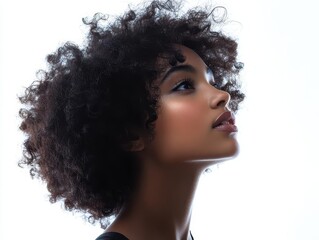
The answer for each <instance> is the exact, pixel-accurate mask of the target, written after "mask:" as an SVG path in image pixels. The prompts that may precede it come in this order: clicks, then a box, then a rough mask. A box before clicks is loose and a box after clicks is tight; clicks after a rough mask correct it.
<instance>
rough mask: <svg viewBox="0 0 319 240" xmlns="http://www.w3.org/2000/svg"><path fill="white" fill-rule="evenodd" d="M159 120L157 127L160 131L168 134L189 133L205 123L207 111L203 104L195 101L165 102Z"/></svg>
mask: <svg viewBox="0 0 319 240" xmlns="http://www.w3.org/2000/svg"><path fill="white" fill-rule="evenodd" d="M158 120H159V121H158V123H157V126H156V127H157V128H158V130H159V131H165V133H166V134H170V133H173V132H174V133H175V134H176V133H177V132H180V134H184V133H185V134H187V133H190V132H192V129H193V128H196V127H198V126H200V125H202V124H203V121H205V112H204V111H203V109H202V107H201V104H196V103H194V101H184V102H178V101H176V102H169V103H163V105H162V111H161V112H160V114H159V119H158Z"/></svg>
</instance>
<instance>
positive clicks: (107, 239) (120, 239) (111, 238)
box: [95, 232, 194, 240]
mask: <svg viewBox="0 0 319 240" xmlns="http://www.w3.org/2000/svg"><path fill="white" fill-rule="evenodd" d="M191 237H192V239H193V240H194V238H193V235H192V233H191ZM95 240H129V239H128V238H127V237H125V236H124V235H122V234H121V233H117V232H105V233H103V234H102V235H100V236H99V237H98V238H97V239H95Z"/></svg>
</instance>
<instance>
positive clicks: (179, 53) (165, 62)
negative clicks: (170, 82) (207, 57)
mask: <svg viewBox="0 0 319 240" xmlns="http://www.w3.org/2000/svg"><path fill="white" fill-rule="evenodd" d="M179 65H190V66H193V68H195V69H197V70H200V69H205V70H206V69H207V65H206V64H205V63H204V61H203V60H202V58H201V57H200V56H199V55H198V54H197V53H196V52H195V51H194V50H192V49H191V48H188V47H186V46H184V45H177V44H176V45H174V50H173V51H170V53H166V54H163V56H161V57H159V58H158V60H157V67H158V70H159V75H160V76H164V75H165V73H167V71H169V70H170V69H171V68H173V67H176V66H179Z"/></svg>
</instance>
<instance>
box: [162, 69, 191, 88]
mask: <svg viewBox="0 0 319 240" xmlns="http://www.w3.org/2000/svg"><path fill="white" fill-rule="evenodd" d="M180 71H183V72H190V73H196V69H195V68H194V67H193V66H192V65H188V64H185V65H177V66H173V67H171V68H170V69H169V70H168V71H167V72H166V73H165V75H164V77H163V78H162V80H161V82H160V84H162V83H163V82H164V81H165V80H166V79H167V78H168V76H169V75H171V74H172V73H174V72H180Z"/></svg>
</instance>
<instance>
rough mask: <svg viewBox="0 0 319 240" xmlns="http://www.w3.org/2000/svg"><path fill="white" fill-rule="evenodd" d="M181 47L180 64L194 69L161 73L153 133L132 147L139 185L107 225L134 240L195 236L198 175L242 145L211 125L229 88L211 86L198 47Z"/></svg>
mask: <svg viewBox="0 0 319 240" xmlns="http://www.w3.org/2000/svg"><path fill="white" fill-rule="evenodd" d="M179 48H180V50H181V52H182V54H183V55H184V56H185V58H186V60H185V62H183V63H181V64H180V65H183V66H185V65H187V66H191V68H192V69H191V70H190V69H189V68H188V69H187V68H185V69H179V70H177V71H174V72H172V73H171V74H169V76H167V77H166V78H165V81H161V80H162V78H161V79H160V81H161V85H160V89H161V103H160V105H161V108H160V112H159V118H158V119H157V121H156V124H155V138H154V140H153V141H152V142H148V141H147V140H146V139H144V138H143V137H141V138H140V139H139V140H137V141H136V142H134V143H133V147H132V149H131V150H132V151H134V152H135V154H137V157H138V159H139V160H140V161H141V165H142V171H141V176H140V179H139V184H138V188H137V191H136V192H135V194H134V196H132V200H131V201H130V202H129V203H128V204H127V206H126V207H125V208H123V209H122V211H121V212H120V214H119V215H118V216H117V218H116V219H115V221H114V222H113V223H112V224H111V225H110V226H109V228H108V229H107V232H119V233H122V234H123V235H125V236H126V237H127V238H129V239H130V240H150V239H152V240H163V239H165V240H191V236H190V232H189V226H190V221H191V212H192V201H193V197H194V194H195V191H196V186H197V183H198V180H199V177H200V175H201V174H202V172H203V171H204V170H205V169H206V168H207V167H208V166H210V165H212V164H214V163H216V162H218V161H223V160H225V158H226V157H231V156H233V155H234V154H236V152H237V150H238V147H237V141H236V140H235V138H234V137H233V135H232V134H230V133H228V132H224V131H219V130H216V129H213V128H212V124H213V122H214V121H215V120H216V119H217V117H218V116H219V115H220V114H221V113H223V112H225V111H228V109H227V105H228V103H229V100H230V96H229V94H228V93H226V92H224V91H221V90H219V89H217V88H215V87H213V86H212V83H213V76H212V73H211V72H210V71H208V70H209V69H207V66H206V64H205V63H204V62H203V61H202V59H201V58H200V57H199V56H198V55H197V54H196V53H195V52H194V51H192V50H191V49H189V48H186V47H184V46H179ZM164 75H165V74H164ZM183 79H187V81H184V80H183ZM189 79H191V84H190V83H189V82H190V81H189Z"/></svg>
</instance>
